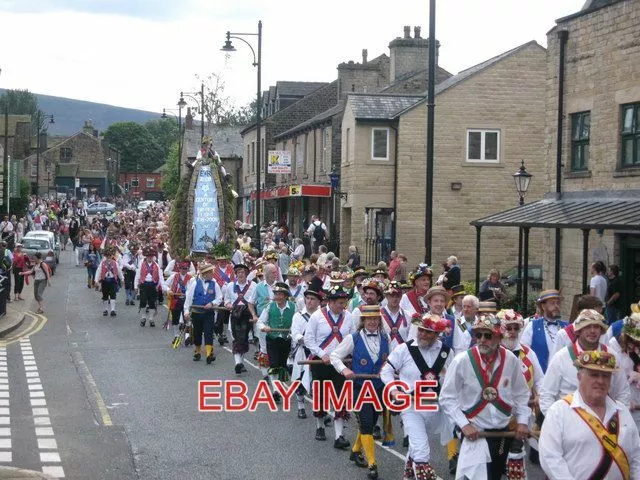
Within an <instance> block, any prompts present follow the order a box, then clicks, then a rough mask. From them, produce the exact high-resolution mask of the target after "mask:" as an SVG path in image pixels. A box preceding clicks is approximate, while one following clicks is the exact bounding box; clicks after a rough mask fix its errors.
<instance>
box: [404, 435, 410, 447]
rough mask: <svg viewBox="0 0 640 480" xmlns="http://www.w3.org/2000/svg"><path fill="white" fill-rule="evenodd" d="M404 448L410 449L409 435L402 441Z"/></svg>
mask: <svg viewBox="0 0 640 480" xmlns="http://www.w3.org/2000/svg"><path fill="white" fill-rule="evenodd" d="M402 446H403V447H404V448H409V435H406V436H405V437H404V438H403V439H402Z"/></svg>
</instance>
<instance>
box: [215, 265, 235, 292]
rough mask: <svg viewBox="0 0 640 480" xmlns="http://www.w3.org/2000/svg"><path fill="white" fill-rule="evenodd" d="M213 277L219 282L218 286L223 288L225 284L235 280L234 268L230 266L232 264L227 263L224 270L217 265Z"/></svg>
mask: <svg viewBox="0 0 640 480" xmlns="http://www.w3.org/2000/svg"><path fill="white" fill-rule="evenodd" d="M213 278H215V280H216V282H218V286H219V287H220V288H222V287H223V286H224V285H225V284H227V283H229V282H233V280H234V278H233V268H230V265H227V266H226V268H225V269H224V270H221V269H220V267H216V269H215V271H214V273H213Z"/></svg>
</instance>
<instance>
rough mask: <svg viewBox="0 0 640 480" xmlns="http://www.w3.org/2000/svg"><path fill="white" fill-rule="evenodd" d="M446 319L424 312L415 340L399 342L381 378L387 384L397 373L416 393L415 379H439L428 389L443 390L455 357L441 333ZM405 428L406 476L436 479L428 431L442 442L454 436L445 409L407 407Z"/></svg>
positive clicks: (418, 478) (394, 392) (393, 391)
mask: <svg viewBox="0 0 640 480" xmlns="http://www.w3.org/2000/svg"><path fill="white" fill-rule="evenodd" d="M447 324H448V322H447V320H445V319H443V318H441V317H439V316H438V315H433V314H430V313H426V314H424V316H423V317H422V318H421V320H420V323H419V325H418V327H417V328H418V333H417V338H416V340H409V341H408V342H406V343H402V344H400V345H398V346H397V347H396V348H395V349H394V350H393V351H392V352H391V354H390V355H389V358H388V359H387V363H385V364H384V365H383V367H382V370H381V372H380V378H381V379H382V381H383V382H384V383H385V384H389V383H391V382H393V381H394V380H395V378H396V377H395V375H396V372H397V375H398V377H399V379H400V381H403V382H406V383H407V385H409V388H410V391H409V392H406V393H414V392H415V389H416V386H415V385H416V382H417V381H419V380H436V381H437V382H438V386H437V387H435V388H431V389H425V391H429V390H431V391H434V392H435V393H436V394H438V393H439V392H440V388H441V386H442V380H443V378H444V376H445V373H446V371H447V369H448V368H449V365H450V364H451V361H452V359H453V355H452V354H451V349H450V348H449V347H447V346H446V345H444V344H443V343H442V342H441V341H440V340H439V339H438V336H439V335H440V334H441V333H442V332H444V331H445V330H446V329H447V326H448V325H447ZM398 392H399V390H398V388H392V389H391V395H392V397H393V398H394V399H395V396H396V395H397V394H398ZM401 415H402V421H403V423H404V429H405V432H406V433H407V435H408V436H409V451H408V453H407V462H406V464H405V469H404V474H403V477H402V478H403V479H416V480H435V479H436V478H437V475H436V473H435V471H434V470H433V468H432V467H431V464H430V463H429V462H430V460H431V451H430V448H429V434H435V433H440V437H441V441H442V443H443V444H445V443H447V441H448V440H449V439H450V438H451V432H452V431H453V427H452V426H450V425H449V427H447V424H449V422H448V421H447V419H446V418H444V417H443V413H442V412H426V411H417V410H415V409H414V408H409V409H406V410H404V411H403V412H402V413H401Z"/></svg>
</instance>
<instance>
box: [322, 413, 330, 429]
mask: <svg viewBox="0 0 640 480" xmlns="http://www.w3.org/2000/svg"><path fill="white" fill-rule="evenodd" d="M323 422H324V426H325V427H328V426H329V425H331V417H330V416H329V415H325V416H324V420H323Z"/></svg>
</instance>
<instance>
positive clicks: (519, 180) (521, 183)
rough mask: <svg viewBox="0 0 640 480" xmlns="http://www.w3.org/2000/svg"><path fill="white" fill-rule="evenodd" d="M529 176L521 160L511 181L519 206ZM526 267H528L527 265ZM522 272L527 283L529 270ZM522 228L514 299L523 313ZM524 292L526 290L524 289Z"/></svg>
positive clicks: (524, 303) (527, 184) (525, 301)
mask: <svg viewBox="0 0 640 480" xmlns="http://www.w3.org/2000/svg"><path fill="white" fill-rule="evenodd" d="M531 177H533V175H531V174H530V173H529V172H527V170H526V169H525V168H524V160H521V164H520V168H519V169H518V171H517V172H516V173H514V174H513V180H514V181H515V184H516V191H517V192H518V196H519V198H520V201H519V203H518V204H519V205H520V206H522V205H524V197H525V195H526V194H527V190H528V189H529V183H531ZM527 267H528V265H527ZM526 270H527V271H526V272H524V275H525V280H524V281H525V283H528V282H529V271H528V270H529V268H527V269H526ZM522 275H523V272H522V227H519V228H518V280H517V283H516V297H517V298H518V303H519V306H520V310H521V311H522V312H524V311H525V310H526V307H527V299H526V298H523V297H526V296H523V294H522V293H523V290H522ZM525 292H526V289H525Z"/></svg>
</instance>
